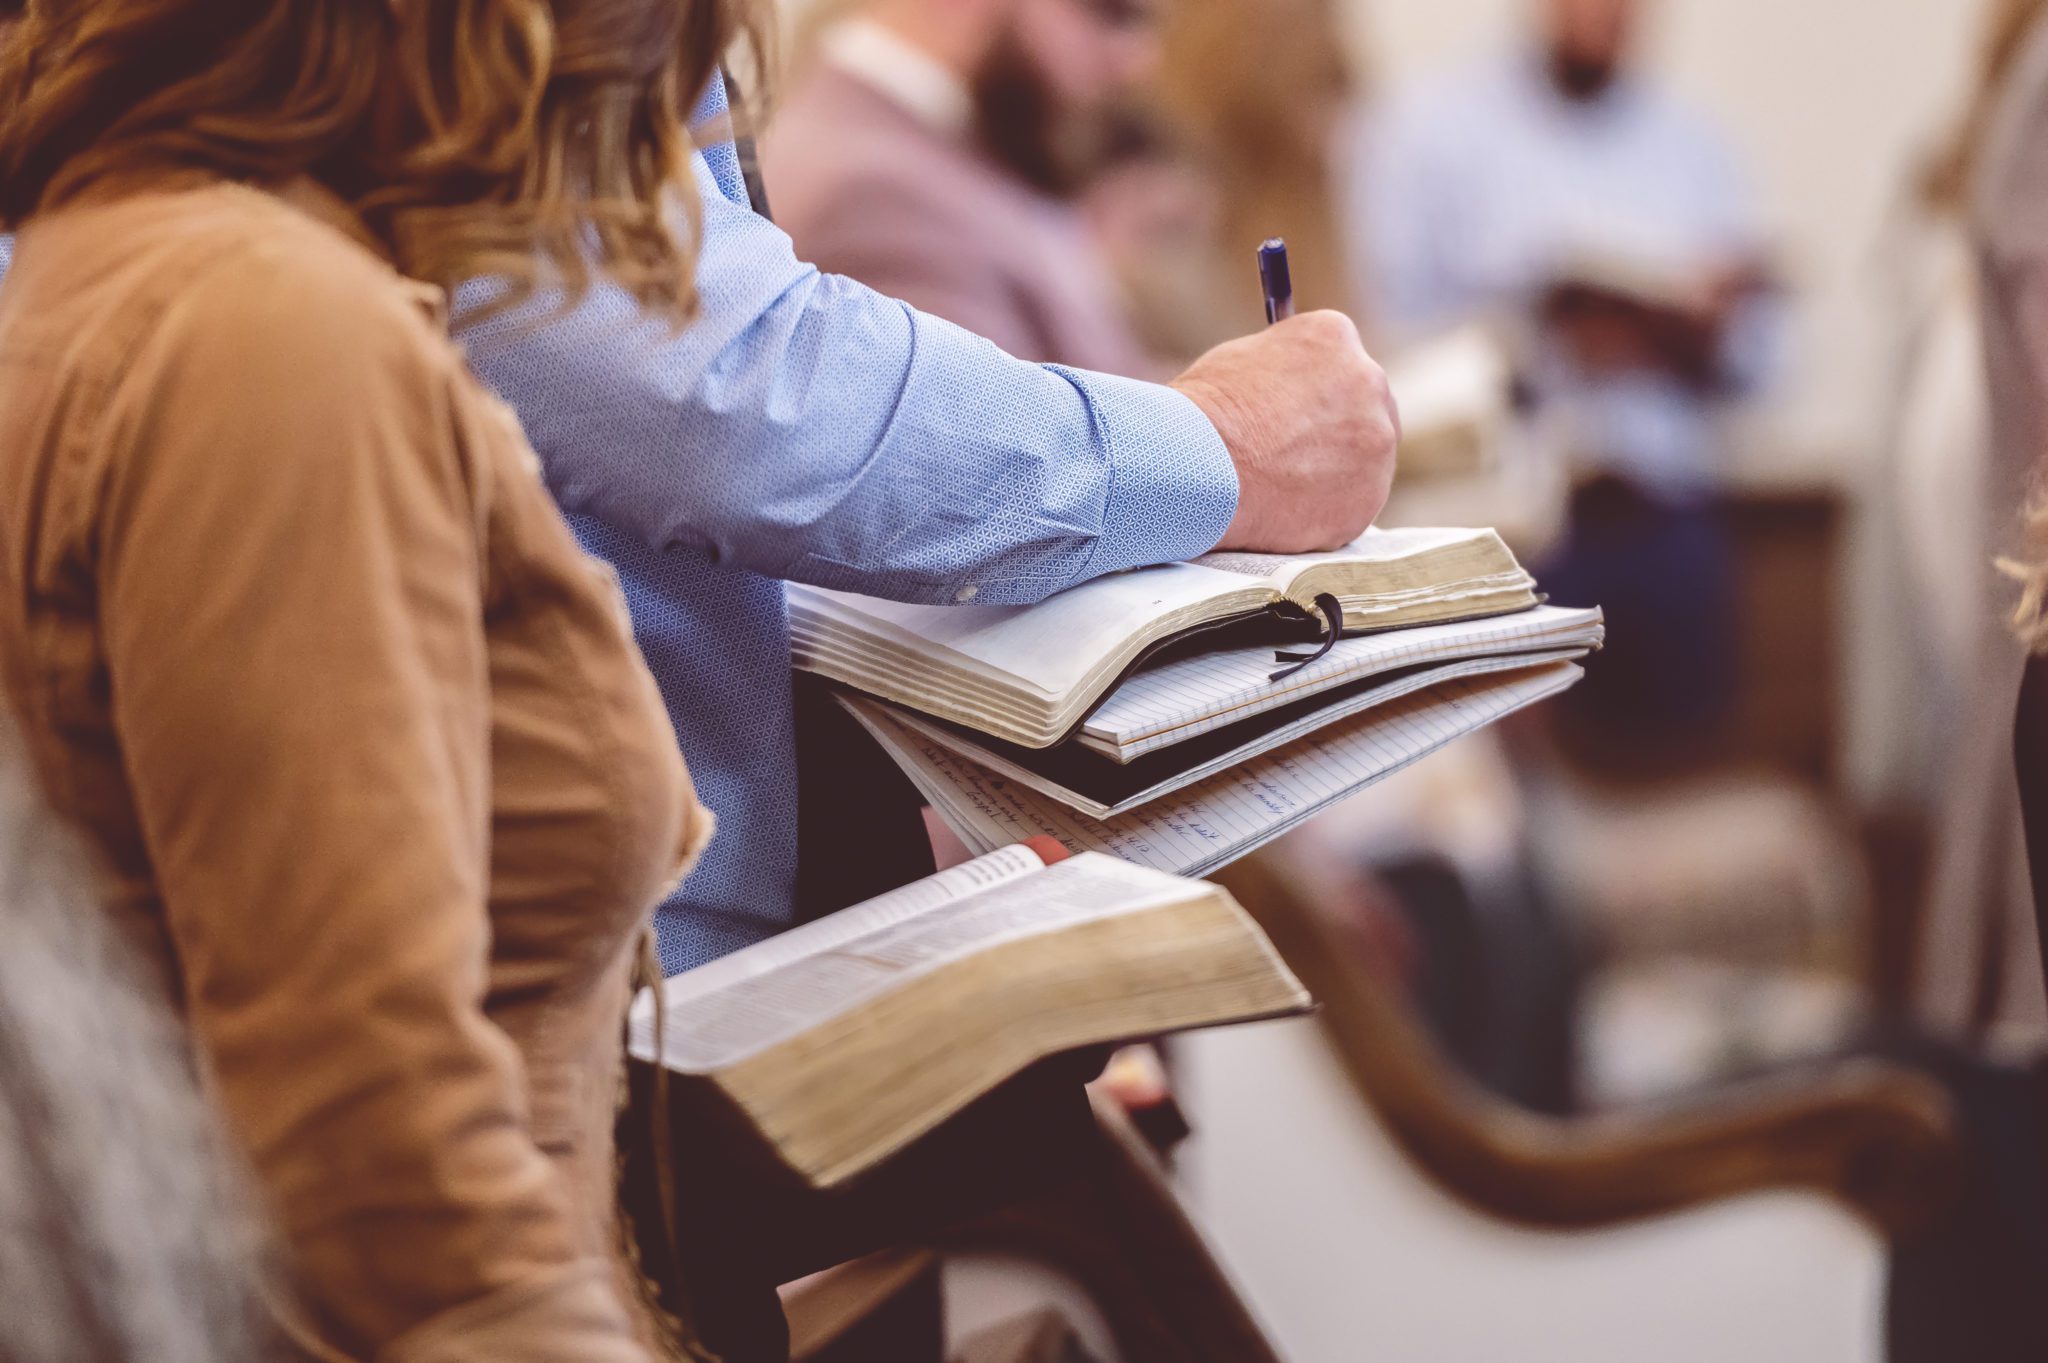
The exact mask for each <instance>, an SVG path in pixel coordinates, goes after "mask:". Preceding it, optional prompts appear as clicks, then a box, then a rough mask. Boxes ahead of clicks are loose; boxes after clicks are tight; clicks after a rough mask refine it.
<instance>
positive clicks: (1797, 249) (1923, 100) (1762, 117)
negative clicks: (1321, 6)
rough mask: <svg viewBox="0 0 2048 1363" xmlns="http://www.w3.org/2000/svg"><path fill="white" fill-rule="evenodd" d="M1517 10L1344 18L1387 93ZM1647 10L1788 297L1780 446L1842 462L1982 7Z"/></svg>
mask: <svg viewBox="0 0 2048 1363" xmlns="http://www.w3.org/2000/svg"><path fill="white" fill-rule="evenodd" d="M1198 2H1199V0H1198ZM1532 3H1533V0H1350V4H1351V10H1350V17H1351V21H1352V29H1353V34H1354V40H1355V43H1356V46H1357V50H1358V53H1359V55H1360V58H1361V60H1362V61H1363V62H1364V63H1365V67H1364V69H1366V70H1368V71H1371V72H1374V73H1375V74H1376V76H1377V77H1378V79H1379V80H1380V81H1381V82H1382V83H1383V84H1386V85H1398V84H1400V83H1401V82H1403V81H1408V80H1412V79H1415V78H1417V77H1419V76H1425V75H1427V74H1428V73H1429V72H1431V71H1432V70H1437V69H1441V68H1442V67H1443V66H1444V65H1445V64H1446V63H1454V62H1456V61H1458V60H1461V59H1463V58H1465V57H1467V56H1471V55H1476V54H1479V53H1483V52H1485V51H1487V50H1488V49H1489V48H1491V47H1495V46H1498V45H1499V44H1500V43H1501V42H1502V41H1504V40H1505V39H1506V38H1507V37H1508V36H1509V35H1513V34H1515V33H1517V32H1519V31H1520V25H1521V22H1522V16H1523V15H1524V14H1526V13H1527V12H1528V10H1529V8H1530V7H1531V4H1532ZM1652 3H1653V4H1654V5H1655V6H1656V7H1657V8H1658V10H1659V11H1660V13H1659V14H1658V15H1657V18H1656V21H1655V24H1654V29H1653V34H1652V38H1653V54H1652V60H1653V61H1654V62H1655V64H1656V66H1657V67H1658V68H1659V69H1661V70H1663V71H1664V72H1665V73H1666V74H1667V77H1668V78H1669V79H1670V81H1671V82H1672V83H1673V84H1674V85H1675V86H1676V87H1677V88H1678V89H1679V90H1680V91H1682V92H1683V93H1684V94H1685V95H1686V96H1687V97H1689V98H1691V99H1692V100H1694V101H1695V102H1696V103H1698V104H1699V105H1701V106H1702V107H1705V108H1707V109H1709V110H1711V111H1713V112H1714V113H1716V114H1717V115H1718V116H1719V117H1720V118H1721V119H1722V120H1723V122H1724V124H1725V125H1726V126H1727V128H1728V130H1729V132H1730V134H1731V135H1732V136H1733V137H1734V138H1735V139H1736V140H1737V142H1738V144H1739V145H1740V146H1741V147H1742V148H1743V149H1744V150H1746V152H1747V153H1748V156H1749V159H1750V164H1751V166H1752V168H1753V171H1754V176H1755V181H1756V184H1757V189H1758V193H1759V195H1760V196H1761V197H1762V199H1763V200H1764V202H1765V204H1766V206H1767V208H1768V210H1769V213H1770V216H1771V220H1772V222H1773V223H1774V225H1775V227H1776V230H1777V233H1778V240H1779V242H1780V243H1781V248H1782V250H1783V252H1784V258H1785V264H1786V267H1787V269H1788V271H1789V273H1790V275H1791V277H1792V279H1793V281H1794V282H1795V283H1796V284H1797V286H1798V287H1799V288H1800V290H1801V292H1802V295H1803V301H1802V305H1801V310H1800V322H1799V340H1798V349H1797V354H1796V359H1797V361H1798V371H1797V373H1796V374H1795V375H1794V376H1793V381H1792V382H1790V383H1788V385H1787V396H1788V410H1787V411H1786V412H1784V413H1783V417H1784V423H1785V424H1784V430H1785V432H1786V436H1787V440H1788V443H1790V444H1791V445H1792V446H1794V447H1795V448H1796V449H1797V450H1798V451H1800V452H1802V453H1805V454H1809V455H1822V456H1826V457H1854V455H1855V454H1856V452H1857V451H1858V450H1860V449H1863V448H1867V445H1868V440H1869V435H1870V432H1871V431H1872V429H1873V422H1874V421H1875V420H1876V419H1877V415H1878V413H1879V412H1880V411H1881V410H1882V403H1881V395H1882V390H1883V385H1884V382H1885V379H1884V377H1883V364H1882V351H1883V348H1884V347H1883V339H1884V338H1883V318H1882V314H1881V311H1880V310H1879V309H1878V308H1877V307H1876V306H1875V299H1876V296H1877V295H1878V292H1879V291H1878V290H1876V289H1874V287H1873V285H1874V276H1875V275H1876V272H1877V270H1878V269H1879V267H1880V262H1879V261H1878V259H1877V258H1876V253H1877V248H1878V242H1879V239H1880V237H1881V234H1882V230H1883V227H1884V224H1885V222H1886V219H1887V216H1888V215H1889V213H1890V212H1891V210H1892V207H1893V205H1894V203H1895V202H1896V196H1897V194H1898V187H1899V184H1900V181H1901V177H1902V175H1903V174H1904V172H1905V168H1906V167H1907V166H1908V165H1909V164H1910V163H1911V161H1912V159H1913V158H1914V157H1915V156H1916V155H1917V154H1918V153H1919V152H1920V151H1921V149H1922V148H1924V147H1925V146H1927V145H1928V143H1929V141H1930V139H1931V137H1932V136H1934V135H1935V134H1936V133H1937V132H1938V131H1939V130H1940V129H1942V128H1943V127H1945V126H1946V122H1947V120H1948V118H1949V117H1950V114H1951V111H1952V109H1953V108H1954V106H1955V103H1956V102H1957V100H1958V99H1959V98H1960V92H1961V90H1962V89H1963V87H1964V85H1965V83H1966V79H1967V73H1968V70H1969V66H1970V62H1971V59H1972V57H1973V54H1974V51H1975V44H1976V36H1977V28H1978V20H1979V16H1980V14H1981V11H1982V8H1983V0H1652Z"/></svg>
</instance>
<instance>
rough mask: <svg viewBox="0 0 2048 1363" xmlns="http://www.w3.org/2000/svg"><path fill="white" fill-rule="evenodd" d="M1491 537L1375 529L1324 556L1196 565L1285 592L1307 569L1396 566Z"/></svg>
mask: <svg viewBox="0 0 2048 1363" xmlns="http://www.w3.org/2000/svg"><path fill="white" fill-rule="evenodd" d="M1492 534H1493V532H1492V531H1491V530H1470V529H1438V528H1430V527H1417V528H1410V529H1401V530H1381V529H1379V528H1378V527H1377V526H1375V527H1374V528H1373V529H1371V530H1368V531H1366V532H1365V533H1364V534H1363V535H1360V536H1359V537H1358V538H1357V539H1355V540H1353V541H1352V542H1351V543H1350V544H1347V545H1345V546H1344V547H1343V548H1342V549H1332V550H1331V551H1329V552H1328V553H1325V554H1248V553H1232V552H1228V551H1226V552H1222V553H1215V554H1204V555H1202V557H1200V558H1198V559H1195V560H1194V562H1195V563H1196V564H1198V565H1200V566H1201V567H1204V568H1213V569H1215V570H1216V571H1217V572H1220V573H1237V574H1239V575H1240V576H1243V577H1256V578H1259V579H1261V580H1263V581H1265V582H1266V583H1267V584H1268V585H1270V586H1271V587H1272V588H1273V589H1274V590H1275V591H1280V592H1285V591H1286V590H1287V588H1288V586H1289V585H1290V584H1291V583H1292V582H1293V581H1294V577H1295V575H1296V574H1297V573H1299V572H1300V571H1301V570H1302V569H1304V568H1314V567H1316V566H1318V565H1320V564H1324V563H1341V562H1357V563H1393V562H1397V561H1399V560H1401V559H1406V558H1414V557H1416V556H1417V555H1420V554H1427V553H1433V552H1437V551H1439V550H1443V549H1448V548H1450V547H1452V546H1453V545H1459V544H1470V543H1474V542H1477V541H1480V540H1484V539H1487V538H1489V537H1490V536H1491V535H1492Z"/></svg>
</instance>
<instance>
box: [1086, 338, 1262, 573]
mask: <svg viewBox="0 0 2048 1363" xmlns="http://www.w3.org/2000/svg"><path fill="white" fill-rule="evenodd" d="M1049 367H1050V368H1052V369H1053V371H1054V372H1055V373H1058V374H1060V375H1061V376H1062V377H1064V378H1066V379H1067V380H1068V381H1069V382H1071V383H1072V384H1073V385H1074V386H1075V387H1076V388H1078V389H1080V390H1081V394H1082V396H1083V397H1084V398H1085V399H1086V400H1087V403H1088V406H1089V409H1090V411H1091V412H1092V413H1093V414H1094V418H1095V423H1096V426H1097V428H1098V430H1099V431H1100V432H1101V435H1102V444H1103V448H1104V449H1105V450H1107V451H1108V456H1109V489H1108V497H1107V501H1106V504H1105V505H1104V507H1103V512H1102V535H1101V537H1100V538H1099V539H1098V540H1097V541H1096V545H1095V552H1094V553H1093V554H1092V555H1091V556H1090V557H1089V560H1088V566H1087V568H1086V570H1085V571H1084V572H1083V573H1082V574H1081V575H1080V578H1079V579H1077V580H1086V579H1088V578H1094V577H1100V576H1102V575H1103V574H1105V573H1114V572H1121V571H1122V570H1123V569H1125V568H1140V567H1144V566H1147V565H1149V564H1154V563H1177V562H1179V561H1180V560H1182V559H1190V558H1196V557H1199V556H1200V555H1202V554H1206V553H1208V552H1209V551H1210V550H1211V549H1214V548H1215V547H1216V543H1217V541H1219V540H1221V539H1222V538H1223V534H1224V532H1225V531H1226V530H1228V529H1229V528H1230V522H1231V520H1232V518H1233V517H1235V516H1236V515H1237V491H1238V488H1237V466H1236V465H1235V464H1233V463H1232V462H1231V460H1230V451H1229V450H1228V449H1226V448H1225V447H1224V444H1223V437H1222V436H1220V435H1218V434H1217V433H1216V428H1215V426H1213V425H1211V424H1210V421H1209V418H1208V417H1206V416H1204V415H1202V409H1201V408H1199V407H1197V406H1196V405H1195V404H1194V402H1193V400H1191V399H1190V398H1188V397H1186V396H1184V395H1182V394H1181V393H1180V392H1178V391H1176V390H1175V389H1172V388H1169V387H1167V386H1165V385H1164V384H1157V383H1141V382H1139V381H1137V380H1135V379H1122V378H1114V377H1111V376H1109V375H1107V374H1092V373H1088V372H1086V371H1083V370H1078V369H1067V368H1064V367H1062V366H1058V365H1054V366H1049Z"/></svg>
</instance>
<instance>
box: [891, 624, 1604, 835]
mask: <svg viewBox="0 0 2048 1363" xmlns="http://www.w3.org/2000/svg"><path fill="white" fill-rule="evenodd" d="M1581 675H1582V673H1581V671H1580V669H1579V667H1578V666H1577V665H1576V664H1574V663H1552V664H1549V665H1547V666H1545V667H1541V668H1535V669H1530V670H1527V671H1524V672H1518V673H1511V674H1508V675H1506V676H1504V677H1489V678H1476V679H1470V680H1464V681H1454V682H1447V683H1445V684H1444V685H1443V686H1441V687H1434V688H1431V690H1429V691H1428V692H1425V693H1422V694H1419V695H1415V696H1410V697H1407V698H1406V699H1403V700H1400V701H1395V702H1393V703H1392V704H1390V705H1386V706H1383V707H1381V708H1379V709H1376V710H1369V711H1367V712H1366V713H1365V714H1363V715H1360V716H1358V717H1357V718H1356V719H1353V720H1351V721H1348V722H1346V723H1342V724H1335V725H1331V726H1329V727H1328V728H1325V729H1321V730H1318V731H1317V732H1315V733H1313V734H1310V735H1308V736H1307V737H1305V738H1301V739H1297V740H1296V741H1295V742H1293V743H1291V744H1288V745H1287V746H1286V747H1283V748H1279V749H1275V750H1274V751H1272V752H1269V753H1264V754H1261V755H1260V756H1258V757H1255V758H1253V759H1251V760H1250V761H1248V762H1245V763H1244V764H1242V765H1241V766H1237V767H1233V768H1231V769H1230V770H1228V771H1225V772H1220V773H1218V774H1217V775H1215V776H1211V777H1209V778H1208V779H1206V780H1204V781H1201V782H1199V783H1197V784H1195V785H1192V786H1189V787H1187V788H1185V789H1183V790H1180V791H1177V792H1175V793H1174V794H1172V795H1170V796H1167V797H1165V798H1162V799H1159V800H1155V801H1153V802H1151V803H1150V804H1146V805H1144V806H1142V807H1140V808H1138V809H1135V810H1132V811H1130V812H1128V813H1126V814H1121V815H1118V816H1116V817H1114V818H1111V819H1108V820H1102V821H1098V820H1095V819H1091V818H1089V817H1088V816H1087V815H1085V814H1081V813H1079V812H1077V811H1074V810H1071V809H1068V808H1066V807H1065V806H1064V805H1061V804H1060V803H1058V802H1057V801H1055V800H1051V799H1048V798H1046V797H1044V796H1042V795H1039V794H1038V793H1037V792H1035V791H1033V790H1031V789H1029V788H1028V787H1026V786H1024V785H1022V784H1020V783H1018V782H1016V781H1012V780H1008V779H1006V778H1004V777H1001V776H998V775H996V774H995V773H992V772H990V771H988V770H987V769H986V768H984V767H981V766H978V765H977V764H975V763H973V762H970V761H968V760H967V759H965V758H963V757H960V756H958V755H956V754H954V753H953V752H951V751H950V750H948V749H947V748H946V747H944V746H943V745H941V744H938V743H935V742H933V741H931V740H929V739H927V738H925V737H923V736H922V735H919V734H917V733H914V732H913V731H912V730H910V729H908V728H907V727H905V726H904V725H902V724H900V723H898V722H896V721H895V719H894V718H893V717H891V716H889V715H887V714H879V715H876V716H873V717H870V716H869V715H866V714H859V715H857V718H859V719H860V721H861V723H862V724H863V725H865V726H866V727H867V728H868V730H869V731H870V732H871V733H873V734H874V735H875V737H876V738H877V739H878V740H879V741H880V742H881V743H882V745H883V746H884V747H885V748H886V749H888V750H889V752H890V753H891V755H892V756H894V757H895V759H896V761H897V763H898V765H900V766H901V767H902V768H903V769H904V771H905V773H906V774H907V775H909V777H910V778H911V780H912V782H913V783H914V784H915V785H917V787H918V789H919V790H920V791H922V792H923V794H924V796H925V798H926V799H928V800H930V801H931V802H932V804H933V806H934V807H935V808H936V809H937V810H938V811H939V813H940V816H941V817H943V818H944V819H945V820H946V823H947V824H948V826H950V827H951V828H952V829H953V831H954V832H955V833H957V834H959V835H960V837H961V839H962V841H964V842H965V843H966V844H967V845H968V846H969V847H971V848H986V847H991V846H1001V845H1003V844H1005V843H1010V842H1015V841H1018V840H1020V839H1024V838H1032V837H1039V836H1049V837H1053V838H1056V839H1058V840H1059V841H1060V842H1061V843H1063V844H1064V845H1065V846H1067V847H1069V848H1072V849H1074V850H1075V851H1077V852H1078V851H1098V852H1106V853H1108V854H1109V855H1111V856H1114V857H1118V858H1120V859H1122V860H1125V861H1129V862H1134V863H1136V864H1138V865H1140V866H1149V867H1153V868H1155V869H1157V870H1161V871H1169V872H1172V873H1173V874H1175V875H1189V876H1198V875H1203V874H1206V873H1207V872H1209V871H1213V870H1215V869H1216V868H1217V867H1219V866H1223V865H1226V864H1228V863H1229V862H1231V861H1234V860H1236V859H1237V858H1238V857H1241V856H1244V855H1246V854H1247V853H1249V852H1251V851H1253V850H1255V849H1257V848H1258V847H1260V846H1262V845H1264V844H1265V843H1267V842H1269V841H1271V840H1272V839H1274V838H1276V837H1278V836H1280V835H1281V834H1282V833H1285V832H1286V831H1287V830H1288V829H1290V828H1292V827H1294V826H1295V825H1296V824H1299V823H1300V822H1302V821H1303V820H1304V819H1307V818H1308V817H1310V816H1311V815H1313V814H1315V813H1317V812H1318V811H1320V810H1322V809H1325V808H1327V807H1328V806H1329V805H1331V804H1334V803H1335V802H1337V801H1338V800H1341V799H1343V798H1344V797H1345V796H1347V795H1350V794H1352V793H1354V792H1355V791H1358V790H1362V789H1363V788H1365V787H1366V786H1368V785H1371V784H1372V783H1373V782H1375V781H1378V780H1381V779H1382V778H1384V777H1386V776H1389V775H1391V774H1392V773H1394V772H1396V771H1399V770H1400V769H1401V768H1403V767H1406V766H1408V765H1409V764H1411V763H1413V762H1415V761H1418V760H1419V759H1421V758H1423V757H1426V756H1427V755H1429V754H1430V753H1432V752H1434V751H1436V750H1437V749H1438V748H1441V747H1443V746H1444V745H1445V744H1447V743H1449V742H1451V741H1452V740H1454V739H1456V738H1459V737H1462V736H1463V735H1465V734H1469V733H1472V732H1474V731H1476V730H1478V729H1482V728H1484V727H1486V726H1487V725H1489V724H1492V723H1494V722H1496V721H1498V720H1500V719H1503V718H1505V717H1506V716H1507V715H1509V714H1512V713H1513V712H1515V711H1516V710H1520V709H1523V708H1524V707H1526V706H1529V705H1533V704H1535V703H1536V702H1537V701H1540V700H1543V699H1545V698H1546V697H1549V696H1552V695H1556V694H1557V693H1558V692H1561V691H1563V690H1566V689H1567V688H1569V687H1570V686H1572V685H1573V684H1574V683H1575V682H1577V680H1578V679H1579V677H1580V676H1581Z"/></svg>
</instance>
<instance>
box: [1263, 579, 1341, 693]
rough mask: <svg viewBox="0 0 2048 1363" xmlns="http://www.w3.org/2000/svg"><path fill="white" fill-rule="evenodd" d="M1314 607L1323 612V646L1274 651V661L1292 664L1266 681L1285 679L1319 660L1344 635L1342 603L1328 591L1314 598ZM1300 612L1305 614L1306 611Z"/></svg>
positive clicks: (1327, 654) (1327, 653) (1326, 655)
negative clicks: (1311, 649)
mask: <svg viewBox="0 0 2048 1363" xmlns="http://www.w3.org/2000/svg"><path fill="white" fill-rule="evenodd" d="M1316 609H1317V610H1319V611H1321V612H1322V613H1323V646H1322V647H1321V648H1318V649H1317V650H1316V651H1315V652H1313V653H1287V652H1275V653H1274V654H1273V661H1274V662H1276V663H1292V664H1293V666H1292V667H1283V668H1281V669H1280V670H1279V671H1278V672H1275V673H1274V674H1273V675H1271V676H1270V677H1267V678H1266V680H1267V681H1269V682H1282V681H1286V680H1287V679H1288V678H1289V677H1291V676H1293V675H1294V674H1295V673H1297V672H1299V671H1301V669H1303V668H1304V667H1307V666H1308V665H1309V664H1311V663H1317V662H1321V661H1322V660H1323V659H1324V658H1326V657H1328V656H1329V653H1330V650H1331V649H1333V648H1335V647H1336V646H1337V641H1338V640H1339V639H1341V638H1343V637H1344V603H1343V602H1342V601H1339V600H1338V599H1337V598H1336V597H1335V596H1333V595H1331V594H1330V593H1329V592H1324V593H1323V594H1322V595H1321V596H1319V597H1317V598H1316ZM1302 613H1303V614H1304V615H1306V614H1307V612H1306V611H1304V612H1302Z"/></svg>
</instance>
